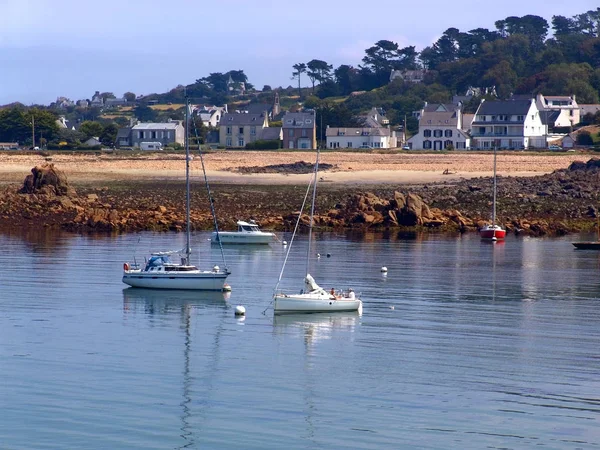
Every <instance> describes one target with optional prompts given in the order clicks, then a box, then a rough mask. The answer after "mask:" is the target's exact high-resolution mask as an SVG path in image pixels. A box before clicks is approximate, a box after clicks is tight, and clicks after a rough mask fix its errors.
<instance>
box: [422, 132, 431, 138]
mask: <svg viewBox="0 0 600 450" xmlns="http://www.w3.org/2000/svg"><path fill="white" fill-rule="evenodd" d="M423 136H425V137H431V130H423Z"/></svg>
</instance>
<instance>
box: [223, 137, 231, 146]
mask: <svg viewBox="0 0 600 450" xmlns="http://www.w3.org/2000/svg"><path fill="white" fill-rule="evenodd" d="M231 145H232V143H231V138H230V137H228V138H227V139H225V146H226V147H231Z"/></svg>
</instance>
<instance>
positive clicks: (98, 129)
mask: <svg viewBox="0 0 600 450" xmlns="http://www.w3.org/2000/svg"><path fill="white" fill-rule="evenodd" d="M102 130H103V127H102V124H100V123H99V122H93V121H91V120H86V121H85V122H83V123H82V124H81V125H80V126H79V132H81V133H83V134H84V135H85V137H86V139H89V138H91V137H95V138H98V137H100V135H101V134H102Z"/></svg>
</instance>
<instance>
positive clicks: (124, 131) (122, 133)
mask: <svg viewBox="0 0 600 450" xmlns="http://www.w3.org/2000/svg"><path fill="white" fill-rule="evenodd" d="M130 133H131V128H129V127H126V128H119V131H117V139H119V138H128V137H129V134H130Z"/></svg>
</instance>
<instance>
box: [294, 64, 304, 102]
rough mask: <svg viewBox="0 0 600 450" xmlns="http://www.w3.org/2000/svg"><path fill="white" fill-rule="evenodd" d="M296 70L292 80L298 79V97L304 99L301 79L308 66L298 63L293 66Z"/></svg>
mask: <svg viewBox="0 0 600 450" xmlns="http://www.w3.org/2000/svg"><path fill="white" fill-rule="evenodd" d="M292 67H293V68H294V72H292V79H295V78H298V97H300V99H302V87H301V85H300V77H301V76H302V74H303V73H306V64H304V63H298V64H294V65H293V66H292Z"/></svg>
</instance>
